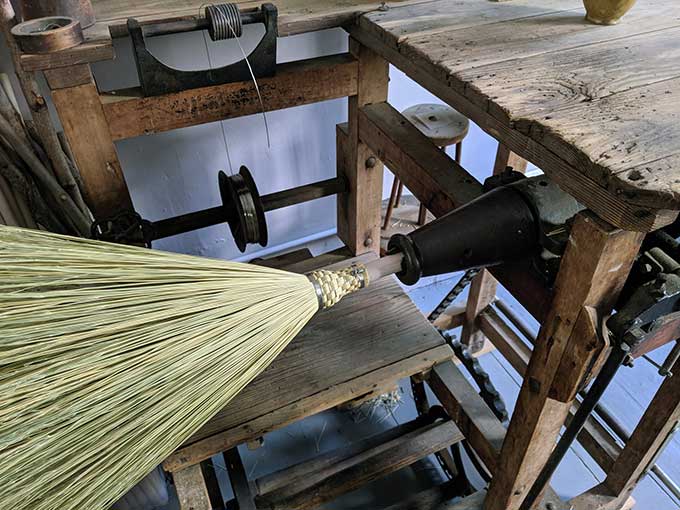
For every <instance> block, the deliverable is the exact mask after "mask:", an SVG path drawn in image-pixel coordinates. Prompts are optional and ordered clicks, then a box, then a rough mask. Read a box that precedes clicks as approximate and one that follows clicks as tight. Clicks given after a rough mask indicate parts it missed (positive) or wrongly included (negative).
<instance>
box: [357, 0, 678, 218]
mask: <svg viewBox="0 0 680 510" xmlns="http://www.w3.org/2000/svg"><path fill="white" fill-rule="evenodd" d="M353 34H354V35H355V36H356V37H357V38H359V39H360V40H361V41H362V42H364V43H365V44H366V43H368V45H369V46H371V47H372V48H373V49H374V50H376V51H378V52H379V53H381V54H382V55H383V56H385V58H387V59H388V60H390V61H391V62H392V63H394V64H395V65H397V66H398V67H401V68H402V69H403V70H404V71H405V72H406V73H407V74H409V75H410V76H412V77H413V78H414V79H416V81H419V82H420V83H421V84H422V85H423V86H425V87H427V88H429V89H430V90H431V91H432V92H434V93H435V94H437V95H439V96H440V97H441V98H442V99H444V100H445V101H447V102H449V103H450V104H452V106H454V107H455V108H457V109H460V111H461V112H462V113H465V114H466V115H467V116H469V117H470V118H471V119H472V120H474V121H475V122H476V123H477V124H479V125H480V126H481V127H482V128H483V129H485V130H486V131H487V132H490V133H491V134H492V135H494V136H495V137H496V138H499V139H502V140H504V141H506V144H507V145H509V146H511V147H510V148H511V149H513V150H514V151H515V152H518V153H520V155H522V156H523V157H525V158H526V159H529V160H530V161H532V162H534V163H535V164H537V165H538V166H539V167H541V168H542V169H543V170H544V171H545V172H546V173H547V174H548V175H550V176H552V177H553V178H554V179H555V180H556V181H557V182H558V183H559V184H560V185H561V186H562V187H563V188H564V189H566V190H567V191H569V192H571V193H572V194H573V195H574V196H575V197H576V198H577V199H579V200H581V201H582V202H583V203H584V204H585V205H587V206H589V207H591V209H593V210H595V212H598V213H600V212H603V210H604V209H607V210H604V213H605V214H601V216H602V217H604V218H605V219H608V220H609V221H612V218H614V219H615V218H616V217H617V215H618V216H621V215H624V214H627V215H628V216H632V217H633V219H632V220H631V219H630V218H628V219H627V220H626V221H628V222H630V221H633V222H635V221H636V220H635V216H644V215H645V209H651V210H655V209H657V210H664V209H667V210H678V209H680V4H679V3H678V1H677V0H638V2H637V4H636V5H635V6H634V7H633V9H632V10H631V11H630V12H629V13H628V14H627V15H626V16H625V17H624V18H623V19H622V20H621V22H620V23H619V24H618V25H613V26H598V25H593V24H591V23H589V22H587V21H585V20H584V8H583V5H582V3H581V0H513V1H511V2H504V3H496V2H489V1H485V0H439V1H431V2H427V3H421V4H418V5H411V6H396V7H393V8H391V9H390V10H389V11H387V12H372V13H368V14H366V15H364V16H362V17H361V18H360V20H359V22H358V28H355V29H354V30H353ZM604 202H607V203H604ZM603 203H604V205H603ZM598 207H599V209H600V211H598V210H597V208H598ZM624 209H626V210H625V211H624ZM651 214H658V215H659V217H658V218H657V220H656V222H655V223H654V225H652V224H651V223H652V222H650V221H647V220H645V221H647V224H646V225H643V224H642V223H645V222H644V221H643V222H642V223H641V224H640V225H638V227H639V229H640V230H646V229H649V228H650V227H657V226H659V224H660V223H667V222H668V221H670V219H672V217H673V215H674V214H675V213H672V214H671V213H670V212H669V211H666V212H654V211H652V213H651ZM607 216H609V217H607ZM640 219H642V220H644V218H640ZM612 222H613V223H615V224H616V222H615V221H612ZM626 226H630V225H626ZM633 226H635V225H633ZM631 228H632V227H631Z"/></svg>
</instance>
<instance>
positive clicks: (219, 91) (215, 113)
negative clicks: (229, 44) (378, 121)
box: [102, 54, 358, 140]
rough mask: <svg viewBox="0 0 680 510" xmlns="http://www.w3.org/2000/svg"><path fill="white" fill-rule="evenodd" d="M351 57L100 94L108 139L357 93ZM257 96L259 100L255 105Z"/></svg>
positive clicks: (317, 59)
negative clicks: (236, 78)
mask: <svg viewBox="0 0 680 510" xmlns="http://www.w3.org/2000/svg"><path fill="white" fill-rule="evenodd" d="M357 69H358V63H357V61H356V60H355V58H354V57H353V56H351V55H348V54H343V55H331V56H328V57H319V58H313V59H309V60H301V61H297V62H289V63H285V64H280V65H278V66H277V68H276V75H274V76H272V77H267V78H260V79H258V86H259V94H260V95H258V90H257V89H256V88H255V86H254V84H253V82H252V80H248V81H245V82H236V83H226V84H223V85H214V86H211V87H203V88H198V89H190V90H184V91H182V92H176V93H172V94H165V95H161V96H153V97H144V96H143V95H142V92H141V90H140V89H139V88H134V89H126V90H117V91H114V92H107V93H104V94H102V104H103V106H104V114H105V116H106V119H107V121H108V123H109V128H110V130H111V136H112V137H113V139H114V140H121V139H124V138H132V137H135V136H140V135H148V134H152V133H161V132H163V131H168V130H171V129H178V128H183V127H188V126H195V125H198V124H205V123H207V122H215V121H218V120H224V119H230V118H235V117H242V116H244V115H252V114H258V113H260V112H261V111H262V106H263V105H264V109H265V110H266V111H273V110H279V109H282V108H291V107H293V106H300V105H304V104H310V103H315V102H319V101H327V100H330V99H336V98H340V97H348V96H354V95H356V93H357ZM260 96H261V97H262V104H260Z"/></svg>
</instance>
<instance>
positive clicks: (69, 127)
mask: <svg viewBox="0 0 680 510" xmlns="http://www.w3.org/2000/svg"><path fill="white" fill-rule="evenodd" d="M60 72H62V73H69V68H63V69H61V70H60ZM54 79H55V78H54V77H53V78H52V80H54ZM52 100H53V101H54V106H55V107H56V109H57V112H58V113H59V119H60V120H61V124H62V126H63V128H64V135H66V140H67V141H68V143H69V146H70V147H71V151H72V152H73V156H74V157H75V160H76V164H77V165H78V169H79V170H80V175H81V178H82V180H83V187H84V190H83V191H84V195H85V200H86V202H87V204H88V206H89V207H90V209H91V210H92V212H93V213H94V216H95V218H96V219H102V218H108V217H111V216H114V215H115V214H117V213H120V212H121V211H124V210H132V208H133V207H132V199H131V198H130V193H129V191H128V188H127V184H126V183H125V177H124V176H123V170H122V169H121V166H120V162H119V161H118V155H117V154H116V148H115V146H114V145H113V138H112V137H111V132H110V131H109V126H108V122H107V120H106V116H105V115H104V109H103V107H102V103H101V101H100V98H99V92H98V91H97V86H96V84H95V83H94V81H93V80H92V79H90V80H89V82H87V83H84V84H81V85H77V86H75V87H68V88H60V89H55V90H52Z"/></svg>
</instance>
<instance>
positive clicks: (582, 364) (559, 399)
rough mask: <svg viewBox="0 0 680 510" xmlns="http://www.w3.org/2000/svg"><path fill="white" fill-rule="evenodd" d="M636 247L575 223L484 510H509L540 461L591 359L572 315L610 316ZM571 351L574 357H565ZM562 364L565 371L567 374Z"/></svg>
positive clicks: (605, 228)
mask: <svg viewBox="0 0 680 510" xmlns="http://www.w3.org/2000/svg"><path fill="white" fill-rule="evenodd" d="M641 241H642V236H641V235H640V234H636V233H632V232H626V231H621V230H618V229H615V228H613V227H611V226H610V225H608V224H607V223H605V222H603V221H601V220H600V219H598V218H596V217H595V216H593V215H592V214H590V213H581V214H579V215H578V216H577V217H576V220H575V222H574V225H573V227H572V231H571V235H570V238H569V244H568V247H567V250H566V253H565V255H564V257H563V259H562V264H561V266H560V271H559V274H558V277H557V281H556V283H555V293H554V297H553V302H552V307H551V310H550V312H549V313H548V317H547V318H546V320H545V321H544V322H543V326H542V328H541V331H540V332H539V337H538V340H537V342H536V346H535V348H534V351H533V353H532V356H531V360H530V362H529V366H528V368H527V373H526V376H525V378H524V383H523V385H522V389H521V391H520V395H519V398H518V400H517V404H516V407H515V411H514V413H513V416H512V420H511V422H510V427H509V429H508V435H507V437H506V440H505V442H504V443H503V449H502V451H501V456H500V459H499V469H498V470H497V471H496V476H494V478H493V480H492V481H491V485H490V487H489V496H488V498H487V501H486V503H485V510H515V509H517V508H518V507H519V505H520V504H521V502H522V501H523V499H524V497H525V496H526V493H527V491H528V490H529V488H530V487H531V484H532V483H533V482H534V480H535V479H536V477H537V476H538V473H539V472H540V470H541V469H542V467H543V465H544V464H545V462H546V461H547V459H548V456H549V455H550V452H551V450H552V448H553V446H554V444H555V439H556V437H557V435H558V433H559V430H560V428H561V427H562V425H563V424H564V422H565V419H566V418H567V415H568V413H569V409H570V408H571V405H572V396H573V395H574V394H575V392H576V391H577V390H578V388H579V386H580V384H581V383H582V380H583V374H584V373H585V371H586V370H587V369H588V367H589V366H590V364H591V363H592V361H593V359H594V358H595V356H596V355H597V354H598V353H597V352H595V350H589V349H587V348H584V344H583V342H584V339H583V338H582V337H581V331H582V329H581V327H579V328H577V327H576V324H577V323H579V324H580V323H581V321H583V320H584V319H579V315H581V314H582V313H584V307H591V308H593V309H594V310H596V311H597V312H598V314H601V315H600V316H602V315H604V314H607V313H609V312H610V311H611V309H612V307H613V306H614V303H615V302H616V299H617V297H618V294H619V292H620V290H621V288H622V286H623V284H624V282H625V280H626V277H627V276H628V272H629V270H630V266H631V264H632V262H633V259H634V257H635V255H636V254H637V252H638V250H639V247H640V243H641ZM589 341H590V339H586V341H585V342H586V344H587V342H589ZM577 350H580V351H581V352H582V355H581V357H580V358H578V359H576V358H574V357H571V358H570V356H571V353H572V352H574V351H577ZM568 359H571V361H570V362H569V366H570V367H571V370H568V371H567V370H566V369H565V364H566V363H567V361H566V360H568ZM560 367H561V370H562V371H560Z"/></svg>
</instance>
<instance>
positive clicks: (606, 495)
mask: <svg viewBox="0 0 680 510" xmlns="http://www.w3.org/2000/svg"><path fill="white" fill-rule="evenodd" d="M672 372H673V373H674V374H676V375H674V376H673V377H670V378H667V379H666V380H665V381H664V382H663V384H662V385H661V387H660V388H659V390H658V391H657V392H656V395H655V396H654V398H653V399H652V401H651V403H650V404H649V407H647V410H646V411H645V414H644V415H643V416H642V419H640V422H639V423H638V425H637V427H635V430H634V431H633V434H632V435H631V437H630V439H629V440H628V441H627V442H626V446H625V447H624V448H623V451H622V452H621V454H620V455H619V456H618V457H617V459H616V460H615V461H614V464H613V465H612V467H611V469H610V470H609V471H608V473H607V478H606V479H605V480H604V482H602V483H601V484H600V485H598V486H596V487H594V488H593V489H591V490H589V491H588V492H586V493H584V494H581V495H580V496H578V497H576V498H574V499H573V500H571V501H570V502H569V503H570V504H572V505H573V506H574V509H575V510H590V509H597V510H620V509H622V508H624V507H625V505H626V504H627V503H628V501H629V499H630V495H631V493H632V492H633V490H634V489H635V486H636V485H637V484H638V482H639V481H640V480H641V479H642V478H643V476H644V475H645V474H646V472H647V469H648V468H649V467H650V466H651V465H652V464H653V463H654V462H655V460H656V457H657V456H658V454H659V453H661V450H662V449H663V447H664V446H665V445H666V443H667V440H668V439H669V436H671V435H672V434H673V432H674V430H675V428H676V427H677V425H678V422H679V421H680V377H678V375H677V374H680V361H678V362H676V363H675V366H674V367H673V368H672Z"/></svg>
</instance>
